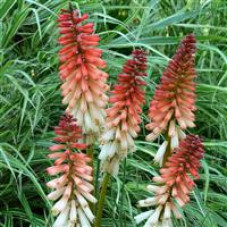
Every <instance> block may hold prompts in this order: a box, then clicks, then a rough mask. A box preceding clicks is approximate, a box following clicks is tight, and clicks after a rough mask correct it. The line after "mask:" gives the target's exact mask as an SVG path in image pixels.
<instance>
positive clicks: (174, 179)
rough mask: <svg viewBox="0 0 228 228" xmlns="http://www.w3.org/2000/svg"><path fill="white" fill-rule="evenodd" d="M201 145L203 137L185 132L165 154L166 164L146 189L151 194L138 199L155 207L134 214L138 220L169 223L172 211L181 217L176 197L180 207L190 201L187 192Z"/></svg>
mask: <svg viewBox="0 0 228 228" xmlns="http://www.w3.org/2000/svg"><path fill="white" fill-rule="evenodd" d="M203 154H204V149H203V144H202V140H201V139H200V138H199V137H197V136H195V135H188V136H187V137H186V139H185V140H183V141H181V143H180V145H179V147H178V148H176V149H175V150H174V152H173V154H172V155H171V156H170V157H169V158H168V161H167V162H166V163H165V167H164V168H161V169H160V174H161V175H160V176H157V177H154V178H153V180H154V181H155V182H156V183H157V184H158V185H149V186H148V190H149V191H150V192H152V193H154V197H151V198H148V199H146V200H141V201H139V206H141V207H148V206H155V207H156V209H155V211H153V210H152V211H150V212H147V213H145V212H144V213H142V214H140V215H138V216H136V220H137V222H138V223H140V222H141V221H143V220H144V219H148V221H147V223H146V226H164V225H166V226H172V225H171V224H172V221H171V212H173V214H174V216H175V217H176V218H181V214H180V213H179V211H178V209H177V207H176V205H175V201H176V202H177V203H178V204H179V206H181V207H183V206H184V205H185V204H186V203H188V202H189V200H190V198H189V196H188V195H189V192H190V191H192V189H193V188H194V185H195V184H194V181H193V180H192V178H191V177H195V178H197V179H198V178H199V174H198V169H199V168H200V159H201V158H202V157H203Z"/></svg>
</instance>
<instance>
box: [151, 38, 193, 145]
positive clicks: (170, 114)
mask: <svg viewBox="0 0 228 228" xmlns="http://www.w3.org/2000/svg"><path fill="white" fill-rule="evenodd" d="M195 43H196V40H195V37H194V35H188V36H186V37H185V38H184V39H183V40H182V43H181V45H180V47H179V49H178V50H177V53H176V54H175V55H174V57H173V58H172V60H171V61H170V62H169V65H168V67H167V69H166V70H165V72H164V73H163V75H162V78H161V84H160V85H158V86H157V88H156V91H155V95H154V98H153V100H152V102H151V104H150V111H149V117H150V118H151V120H152V121H151V123H150V124H148V125H147V128H148V130H151V131H152V133H151V134H149V135H148V136H147V139H148V140H149V141H150V140H151V141H153V140H155V139H156V138H157V137H158V136H159V134H160V133H161V132H162V131H164V130H166V128H167V126H168V124H169V131H168V134H169V136H174V135H175V134H176V131H177V129H176V127H175V125H176V122H177V123H178V124H179V126H180V128H181V129H182V130H183V129H186V128H187V127H194V126H195V125H194V120H195V116H194V113H193V111H195V109H196V108H195V105H194V103H195V83H194V82H193V79H194V78H195V77H196V72H195V68H194V53H195Z"/></svg>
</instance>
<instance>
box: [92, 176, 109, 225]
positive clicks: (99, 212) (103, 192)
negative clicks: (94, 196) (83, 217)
mask: <svg viewBox="0 0 228 228" xmlns="http://www.w3.org/2000/svg"><path fill="white" fill-rule="evenodd" d="M109 180H110V174H109V173H106V174H105V176H104V179H103V182H102V186H101V194H100V198H99V201H98V206H97V214H96V220H95V223H94V226H95V227H101V218H102V214H103V208H104V202H105V197H106V192H107V187H108V182H109Z"/></svg>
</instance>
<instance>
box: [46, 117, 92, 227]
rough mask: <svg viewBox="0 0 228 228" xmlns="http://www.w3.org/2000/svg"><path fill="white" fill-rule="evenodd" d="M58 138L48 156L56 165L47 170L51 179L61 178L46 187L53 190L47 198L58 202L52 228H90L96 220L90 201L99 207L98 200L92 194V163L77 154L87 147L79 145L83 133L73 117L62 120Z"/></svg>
mask: <svg viewBox="0 0 228 228" xmlns="http://www.w3.org/2000/svg"><path fill="white" fill-rule="evenodd" d="M55 134H56V135H57V137H56V138H55V142H56V143H57V144H55V145H53V146H51V147H50V151H51V153H50V154H49V156H48V157H49V158H51V159H55V162H54V165H53V166H51V167H49V168H47V172H48V174H49V175H50V176H54V175H57V174H59V175H60V176H58V177H56V178H55V179H53V180H51V181H49V182H48V183H47V186H48V187H49V188H51V189H53V192H51V193H50V194H49V195H48V198H49V199H50V200H53V201H56V200H57V202H56V203H55V204H54V206H53V207H52V213H53V215H54V216H58V217H57V219H56V221H55V223H54V224H53V226H54V227H55V226H57V227H60V226H61V227H65V226H70V227H75V226H79V227H81V226H83V227H84V226H86V227H90V226H91V224H92V223H93V220H94V216H93V214H92V212H91V210H90V208H89V205H88V201H89V202H91V203H96V199H95V198H94V197H93V195H92V194H91V192H92V191H93V186H92V184H91V183H90V182H91V181H92V180H93V177H92V167H90V166H89V162H90V160H91V159H90V158H89V157H88V156H87V155H86V154H83V153H82V152H79V151H78V150H83V149H85V148H86V147H87V144H84V143H80V142H79V140H80V139H81V138H82V130H81V128H80V127H78V126H77V124H76V121H75V119H74V118H73V117H72V116H70V115H65V116H63V117H61V120H60V123H59V126H58V127H55Z"/></svg>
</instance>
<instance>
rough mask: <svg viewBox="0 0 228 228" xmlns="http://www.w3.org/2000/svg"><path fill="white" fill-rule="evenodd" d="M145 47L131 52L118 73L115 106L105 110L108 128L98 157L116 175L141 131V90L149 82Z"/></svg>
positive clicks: (109, 171) (114, 95)
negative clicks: (121, 162)
mask: <svg viewBox="0 0 228 228" xmlns="http://www.w3.org/2000/svg"><path fill="white" fill-rule="evenodd" d="M146 55H147V54H146V52H145V51H143V50H135V51H133V52H132V56H133V59H130V60H127V62H126V63H125V65H124V67H123V72H122V73H120V74H119V76H118V84H117V85H115V87H114V89H113V91H111V94H112V96H111V98H110V102H111V103H112V104H113V105H112V107H110V108H109V109H107V110H106V112H107V119H106V126H107V128H106V129H105V131H104V134H103V135H102V143H103V145H102V147H101V152H100V155H99V158H100V159H101V166H102V170H103V171H105V172H108V173H109V174H111V175H114V176H115V175H117V173H118V170H119V163H120V161H121V160H122V159H124V158H125V157H126V156H127V153H132V152H134V151H135V144H134V138H135V137H136V136H137V133H138V132H139V131H140V127H139V123H140V122H141V118H140V113H141V112H142V108H141V105H142V104H143V103H144V102H145V99H144V91H143V89H142V87H143V86H145V85H146V83H145V82H144V81H143V80H142V79H141V78H142V77H144V76H146V75H147V74H146V67H147V65H146V62H147V56H146Z"/></svg>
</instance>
